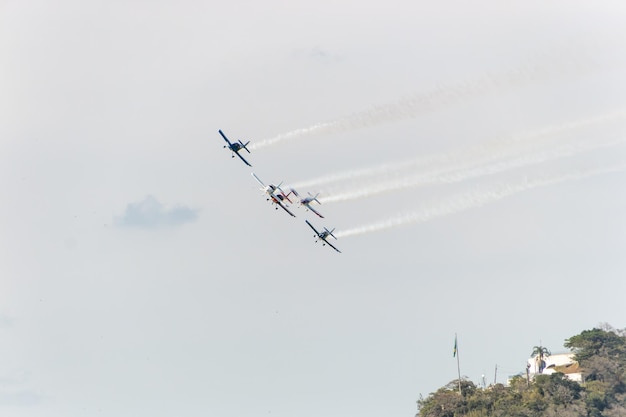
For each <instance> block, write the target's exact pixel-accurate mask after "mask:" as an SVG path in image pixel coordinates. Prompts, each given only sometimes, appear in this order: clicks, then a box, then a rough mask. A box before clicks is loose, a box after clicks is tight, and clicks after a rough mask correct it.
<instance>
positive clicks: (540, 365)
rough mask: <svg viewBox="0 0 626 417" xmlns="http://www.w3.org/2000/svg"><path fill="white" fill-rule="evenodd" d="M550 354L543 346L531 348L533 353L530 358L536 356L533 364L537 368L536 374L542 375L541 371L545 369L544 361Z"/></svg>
mask: <svg viewBox="0 0 626 417" xmlns="http://www.w3.org/2000/svg"><path fill="white" fill-rule="evenodd" d="M551 354H552V353H550V351H549V350H548V348H547V347H545V346H541V345H539V346H533V352H532V353H531V354H530V356H534V355H537V356H536V357H535V364H536V366H537V370H538V373H540V374H541V373H543V370H544V369H545V368H546V361H545V359H547V358H548V357H549V356H550V355H551Z"/></svg>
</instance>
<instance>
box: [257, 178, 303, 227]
mask: <svg viewBox="0 0 626 417" xmlns="http://www.w3.org/2000/svg"><path fill="white" fill-rule="evenodd" d="M252 176H253V177H254V179H255V180H257V181H258V182H259V184H261V186H262V188H261V191H263V193H265V194H267V199H266V200H267V201H271V202H272V204H276V210H278V207H280V208H281V209H283V210H285V211H286V212H287V213H289V215H290V216H291V217H296V215H295V214H293V213H292V212H291V211H290V210H289V209H288V208H287V203H285V201H289V202H290V203H291V202H292V201H291V200H290V199H289V195H290V194H291V193H292V192H291V191H289V192H288V193H287V194H285V193H284V192H283V190H282V189H281V188H280V185H281V184H282V182H281V183H280V184H278V185H274V184H270V185H265V184H263V181H261V179H260V178H259V177H257V176H256V174H255V173H254V172H253V173H252Z"/></svg>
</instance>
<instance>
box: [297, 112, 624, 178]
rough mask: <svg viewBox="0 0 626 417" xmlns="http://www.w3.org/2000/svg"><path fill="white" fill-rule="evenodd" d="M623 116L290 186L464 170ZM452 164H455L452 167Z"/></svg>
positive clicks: (616, 114)
mask: <svg viewBox="0 0 626 417" xmlns="http://www.w3.org/2000/svg"><path fill="white" fill-rule="evenodd" d="M624 116H626V109H619V110H617V111H614V112H611V113H608V114H604V115H600V116H594V117H591V118H587V119H583V120H578V121H575V122H569V123H565V124H562V125H559V126H552V127H547V128H544V129H540V130H538V131H535V132H529V133H525V134H520V135H515V136H512V137H509V138H507V139H501V140H493V141H490V142H486V143H483V144H481V145H478V146H474V147H469V148H464V149H461V150H457V151H453V152H448V153H443V154H436V155H430V156H422V157H420V158H416V159H412V160H408V161H403V162H396V163H387V164H383V165H379V166H376V167H371V168H361V169H356V170H350V171H344V172H339V173H334V174H329V175H324V176H321V177H317V178H313V179H310V180H305V181H300V182H297V183H294V184H293V185H292V186H293V187H294V188H311V187H319V186H321V185H325V184H331V183H335V182H340V181H345V180H355V179H359V178H366V177H370V176H377V177H381V176H389V175H393V174H395V173H398V172H400V171H402V170H405V169H411V168H417V167H420V166H425V165H436V166H437V167H438V168H436V169H433V170H431V171H430V173H429V175H434V174H435V173H443V172H449V171H454V170H458V169H464V168H468V167H472V166H476V165H478V164H482V163H486V162H489V161H493V160H496V159H499V158H504V157H508V156H510V155H511V154H516V153H520V152H523V151H524V150H525V149H527V150H532V149H536V148H539V147H541V146H544V145H545V144H546V142H550V141H554V140H555V138H554V136H556V135H558V134H560V133H564V132H568V131H573V130H577V129H581V128H584V127H587V126H589V125H594V124H598V123H602V122H608V121H612V120H614V119H620V118H623V117H624ZM446 164H447V165H446ZM451 164H456V165H454V166H453V165H451Z"/></svg>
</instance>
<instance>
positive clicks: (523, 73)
mask: <svg viewBox="0 0 626 417" xmlns="http://www.w3.org/2000/svg"><path fill="white" fill-rule="evenodd" d="M578 54H580V51H578ZM566 55H567V53H564V52H561V53H558V52H557V53H554V54H552V55H551V56H550V57H549V58H547V59H546V60H545V62H544V63H542V64H537V65H526V66H523V67H520V68H518V69H515V70H512V71H509V72H506V73H504V74H500V75H499V76H493V75H485V76H483V77H482V78H479V79H476V80H472V81H466V82H462V83H459V84H455V85H448V86H444V85H438V86H437V87H436V88H435V89H433V90H432V91H429V92H425V93H420V94H415V95H413V96H411V97H408V98H404V99H401V100H399V101H397V102H395V103H388V104H384V105H380V106H374V107H372V108H370V109H367V110H364V111H361V112H357V113H353V114H351V115H348V116H346V117H343V118H339V119H335V120H330V121H326V122H322V123H317V124H314V125H312V126H309V127H306V128H301V129H296V130H292V131H290V132H286V133H282V134H279V135H277V136H275V137H273V138H269V139H265V140H261V141H259V142H256V143H252V144H251V145H249V148H250V149H251V150H258V149H261V148H267V147H270V146H275V145H277V144H279V143H282V142H285V141H292V140H295V139H300V138H304V137H307V136H309V137H310V136H313V135H320V134H331V133H341V132H347V131H352V130H355V129H362V128H365V127H371V126H376V125H379V124H381V123H386V122H391V121H396V120H404V119H410V118H414V117H417V116H419V115H420V114H424V113H427V112H430V111H433V110H436V109H437V108H442V107H445V106H447V105H450V104H453V103H455V102H457V101H460V100H462V99H467V98H472V97H476V96H481V95H484V94H488V93H491V92H494V91H498V90H500V89H502V88H504V87H515V86H517V85H521V84H524V83H527V82H531V81H536V80H541V79H545V78H550V77H553V76H557V75H558V76H562V75H563V73H564V72H567V71H572V70H576V71H579V70H580V69H582V68H584V67H585V65H586V64H587V65H588V63H589V61H587V63H585V62H582V61H581V60H580V59H578V58H579V56H578V55H577V56H571V55H570V56H566Z"/></svg>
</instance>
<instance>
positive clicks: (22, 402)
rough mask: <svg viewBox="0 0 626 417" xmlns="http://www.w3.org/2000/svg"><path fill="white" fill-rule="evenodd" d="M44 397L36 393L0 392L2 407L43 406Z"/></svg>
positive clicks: (28, 391)
mask: <svg viewBox="0 0 626 417" xmlns="http://www.w3.org/2000/svg"><path fill="white" fill-rule="evenodd" d="M42 401H43V397H42V396H41V394H39V393H37V392H35V391H30V390H26V391H15V392H1V391H0V406H22V407H24V406H33V405H37V404H41V402H42Z"/></svg>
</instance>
